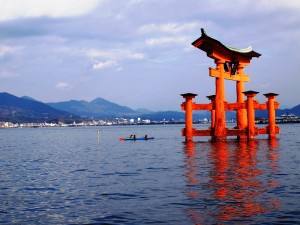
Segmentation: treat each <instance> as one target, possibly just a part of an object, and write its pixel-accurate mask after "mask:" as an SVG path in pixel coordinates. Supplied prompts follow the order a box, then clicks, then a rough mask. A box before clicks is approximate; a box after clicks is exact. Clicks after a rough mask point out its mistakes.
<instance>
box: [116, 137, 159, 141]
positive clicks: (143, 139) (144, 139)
mask: <svg viewBox="0 0 300 225" xmlns="http://www.w3.org/2000/svg"><path fill="white" fill-rule="evenodd" d="M149 139H154V137H148V138H145V137H141V138H120V141H147V140H149Z"/></svg>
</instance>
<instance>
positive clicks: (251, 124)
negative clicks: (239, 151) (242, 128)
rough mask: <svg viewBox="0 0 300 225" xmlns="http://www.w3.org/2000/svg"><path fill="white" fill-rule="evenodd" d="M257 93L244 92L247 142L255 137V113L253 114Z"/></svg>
mask: <svg viewBox="0 0 300 225" xmlns="http://www.w3.org/2000/svg"><path fill="white" fill-rule="evenodd" d="M258 93H259V92H257V91H252V90H250V91H244V94H245V95H246V96H247V117H248V127H247V128H248V129H247V137H248V140H252V139H254V136H255V112H254V97H255V95H257V94H258Z"/></svg>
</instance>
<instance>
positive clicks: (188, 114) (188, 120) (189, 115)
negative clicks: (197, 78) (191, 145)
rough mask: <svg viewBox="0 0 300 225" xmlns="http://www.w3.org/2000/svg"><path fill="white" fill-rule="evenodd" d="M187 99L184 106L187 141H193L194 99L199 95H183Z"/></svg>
mask: <svg viewBox="0 0 300 225" xmlns="http://www.w3.org/2000/svg"><path fill="white" fill-rule="evenodd" d="M181 96H182V97H183V98H185V103H184V104H182V107H183V109H184V110H185V141H186V142H189V141H193V98H195V97H196V96H197V94H193V93H186V94H181Z"/></svg>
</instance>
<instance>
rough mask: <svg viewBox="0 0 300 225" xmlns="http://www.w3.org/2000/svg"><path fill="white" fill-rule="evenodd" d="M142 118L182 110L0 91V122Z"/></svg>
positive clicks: (298, 109) (202, 114)
mask: <svg viewBox="0 0 300 225" xmlns="http://www.w3.org/2000/svg"><path fill="white" fill-rule="evenodd" d="M284 113H293V114H295V115H300V104H299V105H297V106H295V107H293V108H291V109H279V110H276V115H277V116H280V115H282V114H284ZM226 116H227V119H235V112H232V111H231V112H226ZM255 116H256V117H264V118H267V116H268V115H267V111H260V110H258V111H256V112H255ZM117 117H118V118H120V117H124V118H137V117H140V118H143V119H150V120H164V119H166V120H183V119H184V118H185V113H184V111H158V112H153V111H150V110H148V109H137V110H134V109H131V108H130V107H127V106H121V105H119V104H117V103H113V102H110V101H108V100H106V99H104V98H100V97H99V98H96V99H94V100H92V101H90V102H88V101H85V100H69V101H63V102H56V103H53V102H52V103H43V102H40V101H37V100H35V99H33V98H31V97H28V96H23V97H17V96H14V95H12V94H9V93H6V92H3V93H0V122H1V121H2V122H4V121H5V122H14V123H21V122H45V121H54V122H57V121H61V122H73V121H76V122H77V121H83V120H89V119H113V118H117ZM193 118H194V120H198V119H203V118H210V112H209V111H195V112H194V115H193Z"/></svg>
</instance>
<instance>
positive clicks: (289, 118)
mask: <svg viewBox="0 0 300 225" xmlns="http://www.w3.org/2000/svg"><path fill="white" fill-rule="evenodd" d="M184 123H185V120H183V119H179V120H175V119H163V120H159V121H158V120H150V119H141V118H137V119H133V118H132V119H127V118H114V119H112V120H101V119H99V120H91V121H83V122H77V123H76V122H75V121H74V122H73V123H63V122H57V123H54V122H43V123H12V122H1V121H0V128H38V127H86V126H112V125H156V124H184ZM193 123H194V124H207V123H210V119H208V118H203V119H198V120H194V121H193ZM226 123H231V124H232V123H236V121H235V120H233V119H231V120H228V121H226ZM255 123H256V124H267V123H268V119H266V118H256V120H255ZM276 123H300V117H299V116H296V115H294V114H291V113H285V114H282V115H280V116H279V117H276Z"/></svg>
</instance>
